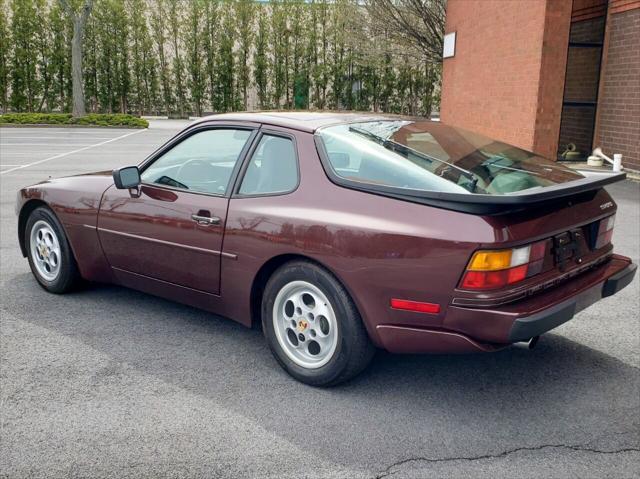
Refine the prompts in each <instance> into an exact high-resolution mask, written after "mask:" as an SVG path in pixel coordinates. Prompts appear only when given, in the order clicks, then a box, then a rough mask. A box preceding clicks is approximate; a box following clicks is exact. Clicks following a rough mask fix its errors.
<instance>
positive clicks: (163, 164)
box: [141, 129, 251, 195]
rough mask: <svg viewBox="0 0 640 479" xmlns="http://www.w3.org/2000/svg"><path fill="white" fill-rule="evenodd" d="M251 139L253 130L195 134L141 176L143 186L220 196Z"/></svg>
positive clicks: (155, 162) (227, 130)
mask: <svg viewBox="0 0 640 479" xmlns="http://www.w3.org/2000/svg"><path fill="white" fill-rule="evenodd" d="M250 136H251V131H250V130H234V129H217V130H204V131H200V132H198V133H195V134H193V135H191V136H189V137H188V138H186V139H185V140H183V141H181V142H180V143H178V144H177V145H176V146H174V147H173V148H171V149H170V150H169V151H167V152H166V153H165V154H164V155H162V156H161V157H159V158H158V159H156V160H155V161H154V162H153V163H152V164H151V165H150V166H149V167H148V168H146V169H145V170H144V171H143V172H142V175H141V177H142V181H143V182H144V183H155V184H158V185H166V186H171V187H174V188H182V189H185V190H190V191H194V192H198V193H211V194H217V195H221V194H224V192H225V191H226V189H227V185H228V184H229V179H230V178H231V173H232V172H233V167H234V166H235V165H236V162H237V161H238V158H239V156H240V153H241V152H242V149H243V148H244V145H245V144H246V143H247V140H248V139H249V137H250Z"/></svg>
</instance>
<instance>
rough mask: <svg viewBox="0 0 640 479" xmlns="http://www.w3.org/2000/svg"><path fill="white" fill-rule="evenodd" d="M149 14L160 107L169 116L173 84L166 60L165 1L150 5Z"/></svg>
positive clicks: (157, 1)
mask: <svg viewBox="0 0 640 479" xmlns="http://www.w3.org/2000/svg"><path fill="white" fill-rule="evenodd" d="M152 5H153V7H152V8H151V14H150V23H151V31H152V32H153V44H154V45H155V52H156V55H157V60H158V69H159V77H160V82H159V83H160V86H161V91H162V107H163V110H164V112H165V113H167V114H170V113H171V112H172V111H173V109H174V107H173V103H174V95H173V84H172V79H171V71H170V68H169V60H168V58H167V51H166V43H167V41H168V38H167V25H166V17H167V6H166V0H156V1H155V2H153V3H152Z"/></svg>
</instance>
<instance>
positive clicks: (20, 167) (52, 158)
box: [0, 130, 146, 175]
mask: <svg viewBox="0 0 640 479" xmlns="http://www.w3.org/2000/svg"><path fill="white" fill-rule="evenodd" d="M144 131H146V130H137V131H133V132H131V133H127V134H126V135H122V136H118V137H116V138H111V139H110V140H106V141H101V142H100V143H95V144H93V145H89V146H85V147H82V148H78V149H77V150H73V151H67V152H66V153H60V154H58V155H54V156H50V157H49V158H45V159H44V160H39V161H34V162H33V163H29V164H26V165H21V166H16V167H15V168H11V169H8V170H4V171H0V175H4V174H5V173H11V172H12V171H16V170H21V169H23V168H29V167H30V166H34V165H39V164H40V163H44V162H46V161H51V160H55V159H57V158H62V157H63V156H67V155H73V154H74V153H79V152H81V151H85V150H88V149H89V148H95V147H96V146H102V145H106V144H107V143H111V142H112V141H116V140H121V139H122V138H126V137H127V136H131V135H137V134H138V133H142V132H144Z"/></svg>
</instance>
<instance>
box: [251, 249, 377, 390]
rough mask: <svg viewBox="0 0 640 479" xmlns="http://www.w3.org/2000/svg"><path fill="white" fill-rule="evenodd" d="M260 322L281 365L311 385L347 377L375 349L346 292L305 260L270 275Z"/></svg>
mask: <svg viewBox="0 0 640 479" xmlns="http://www.w3.org/2000/svg"><path fill="white" fill-rule="evenodd" d="M262 325H263V330H264V334H265V336H266V338H267V341H268V343H269V346H270V347H271V350H272V352H273V354H274V356H275V358H276V359H277V360H278V362H279V363H280V365H281V366H282V367H283V368H284V369H285V370H286V371H287V372H288V373H289V374H291V375H292V376H293V377H294V378H296V379H298V380H299V381H302V382H304V383H307V384H311V385H314V386H332V385H335V384H338V383H341V382H344V381H346V380H348V379H350V378H352V377H353V376H355V375H356V374H358V373H359V372H360V371H362V370H363V369H364V368H365V367H366V366H367V365H368V364H369V362H370V361H371V358H372V356H373V353H374V347H373V345H372V344H371V342H370V341H369V337H368V335H367V332H366V330H365V328H364V325H363V324H362V320H361V318H360V315H359V313H358V311H357V309H356V307H355V305H354V304H353V301H352V300H351V298H350V296H349V294H348V293H347V291H346V290H345V289H344V287H343V286H342V285H341V284H340V283H339V282H338V281H337V280H336V279H335V278H334V277H333V275H331V274H330V273H329V272H328V271H326V270H325V269H323V268H321V267H319V266H317V265H315V264H313V263H310V262H306V261H295V262H291V263H287V264H285V265H284V266H282V267H281V268H280V269H278V270H277V271H276V272H275V273H274V274H273V276H272V277H271V278H270V279H269V281H268V283H267V285H266V288H265V291H264V296H263V300H262Z"/></svg>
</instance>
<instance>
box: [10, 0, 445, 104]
mask: <svg viewBox="0 0 640 479" xmlns="http://www.w3.org/2000/svg"><path fill="white" fill-rule="evenodd" d="M434 1H435V3H434V5H435V4H436V3H437V8H435V7H434V8H433V9H431V10H429V11H430V12H431V14H433V15H435V16H436V17H438V15H440V13H442V11H443V10H442V8H441V7H442V5H443V0H434ZM94 2H95V5H94V9H93V13H91V16H89V15H88V14H86V17H87V18H88V22H87V23H86V25H85V27H84V29H81V30H83V31H82V33H83V34H84V42H83V44H82V52H81V53H82V56H83V57H84V61H83V68H82V71H81V73H82V75H81V76H82V77H84V94H86V98H87V107H88V108H89V109H90V110H91V111H96V112H98V111H100V112H115V111H121V112H128V111H133V112H136V113H138V114H143V113H148V112H152V111H153V112H158V113H159V112H164V113H167V114H173V113H175V112H177V113H178V114H179V115H180V116H186V115H187V114H188V113H189V112H191V111H195V113H196V114H198V115H200V114H202V110H203V109H205V105H207V106H208V102H209V101H210V104H211V108H212V109H213V110H214V111H231V110H237V109H246V108H248V107H249V106H251V105H250V91H251V89H252V88H254V89H255V92H256V96H257V102H258V106H259V107H260V108H262V109H266V108H270V107H274V108H328V107H329V108H338V109H342V108H345V109H358V110H374V111H378V110H382V111H392V112H404V113H412V114H424V115H428V114H429V113H430V112H431V110H432V109H433V107H434V105H437V103H438V101H439V91H440V89H439V81H440V75H441V65H440V64H439V63H434V62H433V61H432V60H429V59H428V58H427V57H426V56H425V55H426V54H425V53H424V51H423V50H420V49H419V48H417V47H415V45H414V46H412V45H411V43H410V42H408V41H407V38H404V37H401V36H400V35H399V32H398V31H397V29H396V30H393V28H391V27H389V28H387V26H386V25H385V23H384V22H379V21H377V19H373V18H371V12H373V11H374V10H373V9H374V7H377V6H378V5H383V4H384V5H387V7H389V8H391V7H393V9H392V10H393V11H396V12H403V11H405V10H403V9H405V7H406V8H408V6H409V2H408V0H398V1H397V2H396V1H395V0H392V1H391V2H386V0H385V2H382V3H377V2H365V3H366V8H365V6H364V5H365V3H363V2H362V1H360V0H271V1H269V2H265V3H262V2H255V1H253V0H236V1H234V2H230V1H225V2H221V1H216V0H0V36H1V40H2V41H0V109H2V110H7V109H9V108H10V109H12V110H16V111H26V110H32V111H33V110H40V109H43V110H44V109H46V110H64V111H69V110H70V109H71V103H72V98H73V96H74V95H73V94H72V85H73V82H72V77H73V75H72V63H73V62H72V56H73V55H72V43H73V42H72V39H73V37H74V30H76V28H75V26H77V25H75V23H74V20H78V18H80V17H82V12H83V11H85V12H86V10H83V6H87V5H89V6H91V5H93V3H94ZM414 3H415V5H414ZM423 3H424V2H412V3H411V5H413V6H411V8H418V6H420V5H422V4H423ZM428 3H431V2H428ZM65 4H66V5H67V7H69V8H67V9H66V10H63V9H62V6H63V5H65ZM425 5H426V4H425ZM425 5H423V6H421V7H420V8H423V7H424V8H431V7H429V6H428V5H426V6H425ZM387 7H385V8H387ZM389 11H391V10H389ZM69 12H71V13H69ZM438 18H439V17H438ZM407 21H410V22H412V23H411V24H412V25H417V23H416V21H415V19H408V20H407ZM434 21H435V20H434ZM438 22H440V20H438ZM438 24H439V23H438ZM392 26H393V25H392ZM394 28H395V27H394ZM75 33H76V35H75V36H76V37H77V32H75ZM436 33H437V32H436ZM436 37H437V35H436ZM9 38H11V40H10V41H9ZM436 43H437V42H436ZM76 44H77V42H76ZM76 63H77V62H76ZM76 83H77V82H76ZM81 90H82V89H81ZM176 100H177V101H176Z"/></svg>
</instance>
